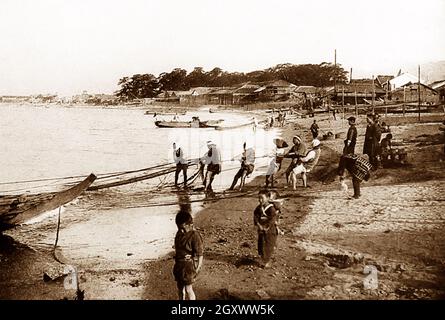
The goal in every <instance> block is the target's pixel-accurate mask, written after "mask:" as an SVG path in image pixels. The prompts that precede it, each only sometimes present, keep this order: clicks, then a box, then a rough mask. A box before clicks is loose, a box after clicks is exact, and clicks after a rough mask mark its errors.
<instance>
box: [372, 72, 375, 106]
mask: <svg viewBox="0 0 445 320" xmlns="http://www.w3.org/2000/svg"><path fill="white" fill-rule="evenodd" d="M374 97H375V85H374V75H372V113H373V114H374V113H375V112H374V100H375V98H374Z"/></svg>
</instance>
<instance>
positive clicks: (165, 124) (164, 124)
mask: <svg viewBox="0 0 445 320" xmlns="http://www.w3.org/2000/svg"><path fill="white" fill-rule="evenodd" d="M221 122H222V120H209V121H200V122H197V121H188V122H183V121H155V125H156V126H157V127H159V128H215V127H217V126H218V125H219V124H220V123H221Z"/></svg>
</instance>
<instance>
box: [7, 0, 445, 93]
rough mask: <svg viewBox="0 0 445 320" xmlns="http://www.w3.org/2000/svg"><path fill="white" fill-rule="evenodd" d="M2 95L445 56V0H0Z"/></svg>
mask: <svg viewBox="0 0 445 320" xmlns="http://www.w3.org/2000/svg"><path fill="white" fill-rule="evenodd" d="M0 35H1V37H0V95H5V94H17V95H19V94H36V93H58V94H59V95H72V94H76V93H80V92H81V91H82V90H88V92H91V93H112V92H113V91H115V90H116V89H117V88H118V87H117V81H118V80H119V78H121V77H123V76H131V75H133V74H135V73H152V74H154V75H156V76H157V75H158V74H159V73H160V72H163V71H171V70H172V69H173V68H175V67H180V68H184V69H186V70H187V71H191V70H193V68H194V67H195V66H201V67H203V68H204V69H205V70H206V71H208V70H211V69H212V68H214V67H220V68H222V69H223V70H227V71H243V72H248V71H253V70H257V69H264V68H268V67H271V66H273V65H276V64H278V63H293V64H300V63H320V62H323V61H328V62H333V60H334V49H337V61H338V63H340V64H342V66H343V67H344V68H345V69H346V70H347V71H349V69H350V68H351V67H352V68H353V76H354V77H358V76H362V77H371V75H372V74H382V73H390V74H394V73H395V72H396V71H397V70H398V69H399V68H403V67H404V66H406V65H417V64H421V63H425V62H431V61H438V60H445V41H444V39H445V0H422V1H415V0H413V1H407V0H400V1H399V0H369V1H352V0H335V1H329V0H304V1H301V0H300V1H298V0H276V1H266V0H224V1H218V0H187V1H185V0H167V1H165V0H162V1H161V0H157V1H154V0H127V1H123V0H0Z"/></svg>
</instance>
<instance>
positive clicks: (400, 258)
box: [0, 114, 445, 300]
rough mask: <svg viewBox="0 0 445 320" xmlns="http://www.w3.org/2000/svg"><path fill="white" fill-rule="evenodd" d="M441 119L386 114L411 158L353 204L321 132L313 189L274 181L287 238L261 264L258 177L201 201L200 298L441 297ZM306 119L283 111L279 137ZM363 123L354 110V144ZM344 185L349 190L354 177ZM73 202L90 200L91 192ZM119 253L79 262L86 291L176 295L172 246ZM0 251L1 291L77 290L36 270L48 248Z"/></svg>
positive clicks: (49, 258) (31, 294) (334, 150)
mask: <svg viewBox="0 0 445 320" xmlns="http://www.w3.org/2000/svg"><path fill="white" fill-rule="evenodd" d="M315 119H317V120H318V122H319V126H320V128H321V131H322V132H327V131H331V132H333V133H339V137H341V136H342V134H343V135H344V133H345V132H346V130H347V121H345V120H342V119H340V117H338V120H333V119H332V117H331V116H329V115H327V114H320V115H316V117H315ZM440 119H441V116H440V115H422V123H417V122H416V121H415V120H416V119H414V120H413V117H407V118H405V119H403V118H402V117H394V116H389V117H388V118H387V119H385V121H386V122H387V123H388V124H389V125H390V126H391V131H392V133H393V136H394V141H397V142H398V143H400V145H403V147H405V148H406V150H407V151H408V161H409V164H408V165H406V166H403V167H399V168H391V169H379V170H377V171H376V172H374V173H373V175H372V178H371V179H370V180H369V181H368V182H365V183H363V184H362V197H361V198H360V199H359V200H349V197H350V196H351V194H349V195H347V194H345V193H344V192H343V191H340V188H339V183H338V179H337V178H336V172H335V171H336V170H335V169H336V167H337V162H338V157H339V152H340V151H341V149H342V147H343V139H342V138H338V139H331V140H322V154H321V159H320V162H319V164H318V166H317V168H316V170H315V171H314V172H313V173H312V174H310V175H309V185H310V186H311V187H310V188H303V186H302V184H301V181H299V187H298V188H297V190H296V191H293V190H292V189H291V188H285V183H284V182H283V180H284V178H280V179H279V183H278V185H277V191H278V192H279V194H280V198H283V199H284V200H285V201H284V209H283V214H282V220H281V222H280V228H281V229H282V230H283V231H284V235H280V236H279V240H278V245H277V250H276V252H275V254H274V257H273V263H272V267H271V268H269V269H262V268H260V266H259V265H258V263H257V257H256V256H257V254H256V250H257V249H256V230H255V229H254V226H253V209H254V208H255V206H256V205H257V203H258V201H257V196H256V194H257V192H258V190H259V189H260V188H261V187H262V186H263V184H264V177H257V178H255V179H253V180H252V181H249V184H248V186H247V188H246V192H245V193H243V194H239V195H237V196H235V197H230V198H227V199H221V200H218V201H207V202H205V203H203V209H202V210H201V211H200V212H199V214H198V215H197V217H196V218H195V226H196V227H197V228H198V230H199V231H200V232H201V234H202V236H203V239H204V244H205V254H204V268H203V270H202V272H201V273H200V274H199V276H198V279H197V280H196V283H195V285H194V288H195V292H196V294H197V297H198V299H240V300H244V299H255V300H256V299H292V300H293V299H443V298H444V297H445V291H444V289H443V288H445V241H444V240H445V239H444V237H445V236H444V232H443V231H444V219H445V216H444V213H443V212H444V210H443V201H444V199H443V194H444V191H445V184H444V183H443V182H444V179H445V176H444V174H443V172H444V170H443V169H444V166H445V162H444V161H443V154H442V153H441V152H442V150H443V145H442V143H443V142H441V136H440V134H439V130H438V127H439V124H440ZM312 121H313V118H304V119H300V118H296V117H291V118H289V121H288V122H287V124H286V126H285V127H284V128H282V137H283V138H284V139H285V140H287V141H290V140H291V137H292V135H294V134H295V133H297V134H300V135H302V136H303V137H304V139H305V141H306V142H307V143H309V142H310V139H311V137H310V132H309V130H308V129H309V126H310V124H311V123H312ZM364 123H365V119H364V116H360V117H359V119H358V131H359V137H358V142H359V143H358V145H357V147H356V150H358V151H361V149H362V144H361V143H362V142H363V134H364ZM287 164H288V163H287V162H286V161H285V163H284V164H283V167H284V168H285V167H286V166H287ZM227 174H231V173H227ZM348 185H349V187H350V191H349V193H351V192H352V191H351V189H352V186H351V183H350V180H348ZM104 200H106V198H104ZM79 202H80V203H85V202H88V197H82V198H80V200H79ZM75 206H78V204H76V205H75ZM72 223H75V221H72ZM172 223H173V221H172ZM27 227H32V226H27ZM47 228H55V226H54V224H48V225H47ZM61 232H62V233H63V229H62V230H61ZM127 251H128V253H127V257H126V258H125V257H124V258H123V259H121V263H119V264H114V263H111V262H109V261H106V260H104V259H94V258H93V259H91V260H90V261H88V262H85V263H83V264H82V268H80V269H78V277H79V286H80V288H81V289H82V290H84V291H85V299H150V300H151V299H155V300H158V299H176V298H177V297H176V284H175V282H174V279H173V275H172V267H173V259H172V253H170V254H167V255H166V256H163V257H162V258H159V259H156V260H145V261H144V260H137V259H135V257H133V254H132V252H131V248H128V250H127ZM0 252H1V253H0V271H1V272H0V287H1V288H2V290H1V291H0V298H1V299H63V298H68V299H73V298H74V297H75V291H73V290H65V289H64V287H63V277H61V278H57V279H55V280H49V281H44V277H43V275H44V273H47V274H51V270H52V272H53V273H54V274H58V275H60V274H62V273H63V271H62V270H63V267H64V266H63V265H61V264H59V263H58V262H57V261H55V260H54V257H53V252H52V248H51V247H50V246H46V247H38V246H37V247H34V248H31V247H27V246H24V245H21V244H20V243H18V242H16V241H14V240H13V239H12V238H10V237H8V236H4V237H3V239H2V241H1V250H0ZM56 254H59V255H60V252H58V251H57V250H56ZM122 254H123V255H124V254H125V253H124V252H123V253H122ZM59 258H60V259H61V260H63V257H59ZM126 259H127V262H126ZM366 266H374V267H375V269H376V270H377V276H378V287H377V289H375V290H367V289H365V288H364V285H363V281H364V279H365V278H366V277H367V274H365V273H364V269H365V267H366ZM47 280H48V279H47Z"/></svg>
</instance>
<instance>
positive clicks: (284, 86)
mask: <svg viewBox="0 0 445 320" xmlns="http://www.w3.org/2000/svg"><path fill="white" fill-rule="evenodd" d="M258 85H260V88H258V89H257V90H256V93H257V94H258V100H260V101H279V100H287V99H289V98H290V96H291V94H292V92H293V91H294V90H295V88H296V87H297V86H296V85H294V84H293V83H290V82H287V81H285V80H273V81H267V82H260V83H258Z"/></svg>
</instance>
